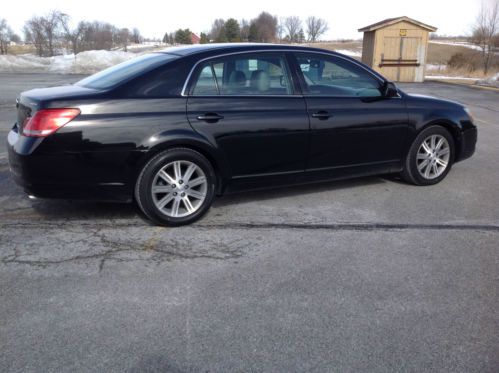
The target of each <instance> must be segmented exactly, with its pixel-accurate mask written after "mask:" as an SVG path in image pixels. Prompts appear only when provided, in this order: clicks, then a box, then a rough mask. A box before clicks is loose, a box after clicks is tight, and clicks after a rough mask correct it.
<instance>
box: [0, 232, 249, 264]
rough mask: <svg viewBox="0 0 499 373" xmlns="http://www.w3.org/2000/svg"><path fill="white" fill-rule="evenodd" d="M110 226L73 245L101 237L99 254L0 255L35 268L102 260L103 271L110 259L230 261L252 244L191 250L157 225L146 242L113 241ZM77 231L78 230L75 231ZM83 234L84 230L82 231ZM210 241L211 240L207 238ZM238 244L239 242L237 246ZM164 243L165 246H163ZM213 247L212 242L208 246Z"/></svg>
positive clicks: (18, 252)
mask: <svg viewBox="0 0 499 373" xmlns="http://www.w3.org/2000/svg"><path fill="white" fill-rule="evenodd" d="M87 228H88V227H87ZM104 228H106V227H100V228H98V229H95V230H94V231H91V232H88V234H86V235H85V236H84V237H80V238H78V239H77V240H73V241H71V244H72V245H74V244H77V243H79V242H88V241H89V239H91V238H97V239H98V241H99V242H100V244H101V245H102V246H103V247H104V248H105V249H104V250H102V251H99V252H97V253H92V254H87V255H83V254H81V255H74V256H70V257H67V258H61V259H22V257H23V256H25V255H26V253H23V252H22V251H21V249H20V248H19V245H18V244H16V245H15V246H14V247H13V248H12V249H11V254H9V255H6V256H4V257H0V263H2V264H21V265H22V264H24V265H29V266H35V267H42V268H45V267H47V266H50V265H58V264H64V263H70V262H81V261H91V260H98V261H99V265H98V269H99V272H101V271H102V270H103V268H104V265H105V263H106V262H107V261H109V260H113V261H118V262H119V261H122V262H132V261H157V262H158V261H161V262H164V261H171V260H173V259H202V258H205V259H215V260H226V259H236V258H239V257H241V256H242V255H243V249H245V248H246V247H247V246H248V245H249V243H248V244H243V245H241V244H240V243H241V242H240V240H231V241H230V242H223V243H222V242H211V247H212V248H215V250H212V251H211V252H210V251H205V252H199V251H192V250H191V251H187V250H183V249H179V247H182V246H183V245H181V243H180V242H179V241H177V240H174V239H169V242H168V243H165V242H164V241H163V242H160V237H159V234H160V233H162V231H163V230H162V229H161V228H159V227H155V228H156V232H155V234H154V235H153V236H152V237H151V238H149V239H148V240H146V241H145V242H144V243H142V242H126V241H125V242H123V241H119V240H113V239H111V238H109V237H107V236H106V234H105V232H103V229H104ZM66 232H69V233H71V230H66ZM74 233H76V232H74ZM78 233H81V232H78ZM205 242H206V243H208V244H210V242H209V240H208V241H205ZM234 243H236V245H234ZM160 244H161V245H160ZM208 246H210V245H208ZM127 252H129V253H134V254H138V253H147V254H148V255H149V257H147V258H140V257H136V258H130V257H119V256H118V257H117V256H115V255H116V254H122V253H127Z"/></svg>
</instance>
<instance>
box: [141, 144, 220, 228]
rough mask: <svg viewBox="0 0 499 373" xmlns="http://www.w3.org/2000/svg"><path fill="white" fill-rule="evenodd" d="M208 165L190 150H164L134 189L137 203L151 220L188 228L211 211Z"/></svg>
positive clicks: (211, 185)
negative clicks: (187, 225)
mask: <svg viewBox="0 0 499 373" xmlns="http://www.w3.org/2000/svg"><path fill="white" fill-rule="evenodd" d="M215 180H216V178H215V174H214V171H213V167H212V166H211V164H210V162H209V161H208V160H207V159H206V158H205V157H204V156H202V155H201V154H199V153H198V152H196V151H193V150H191V149H184V148H177V149H171V150H167V151H165V152H163V153H161V154H159V155H157V156H156V157H154V158H153V159H151V161H149V163H148V164H147V165H146V166H145V167H144V169H143V170H142V173H141V174H140V176H139V178H138V180H137V185H136V188H135V197H136V200H137V202H138V204H139V206H140V208H141V209H142V211H143V212H144V214H145V215H147V216H148V217H149V218H150V219H151V220H153V221H154V222H156V223H159V224H164V225H182V224H189V223H191V222H193V221H195V220H196V219H198V218H200V217H201V216H202V215H203V214H204V213H205V212H206V211H207V210H208V209H209V207H210V205H211V202H212V200H213V197H214V191H215Z"/></svg>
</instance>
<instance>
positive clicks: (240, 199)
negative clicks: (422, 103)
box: [30, 176, 397, 223]
mask: <svg viewBox="0 0 499 373" xmlns="http://www.w3.org/2000/svg"><path fill="white" fill-rule="evenodd" d="M389 181H392V182H393V181H395V182H397V180H396V179H395V178H394V177H393V176H386V177H385V176H383V177H380V176H370V177H362V178H356V179H349V180H341V181H329V182H320V183H314V184H304V185H297V186H286V187H279V188H277V187H276V188H273V189H259V190H254V191H247V192H241V193H233V194H227V195H224V196H221V197H219V198H216V199H215V201H214V202H213V207H215V208H221V207H222V208H223V207H226V206H230V205H237V204H239V203H246V202H252V201H265V200H273V199H279V198H289V197H294V196H299V195H311V194H316V193H323V192H333V191H335V190H342V189H352V188H359V187H367V186H370V185H377V184H384V183H387V182H389ZM30 207H31V208H32V209H33V210H34V211H35V212H36V215H38V216H40V217H41V218H43V219H49V220H137V221H139V220H141V221H144V222H147V223H150V222H149V221H148V220H147V219H146V218H145V217H144V216H143V214H142V213H141V212H140V211H139V209H138V207H137V206H136V205H135V204H134V203H110V202H91V201H80V200H71V201H69V200H57V199H53V200H48V199H35V200H33V201H31V203H30ZM205 218H206V219H209V213H208V215H207V216H206V217H205Z"/></svg>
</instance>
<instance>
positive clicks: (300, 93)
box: [180, 48, 400, 97]
mask: <svg viewBox="0 0 499 373" xmlns="http://www.w3.org/2000/svg"><path fill="white" fill-rule="evenodd" d="M262 52H268V53H276V52H277V53H282V54H283V56H284V60H285V61H286V64H287V67H288V69H289V70H290V71H289V74H290V78H291V79H292V80H293V79H294V74H293V72H292V71H291V70H293V71H294V73H295V74H297V75H298V76H299V75H300V74H301V73H302V72H301V71H300V70H299V66H296V65H297V64H298V63H297V62H296V56H294V53H315V54H322V55H325V56H329V57H337V58H340V59H342V60H345V61H347V62H350V63H352V64H354V65H356V66H358V67H360V68H361V69H363V70H365V71H366V72H367V73H368V74H369V75H371V76H372V77H373V78H374V79H376V80H378V81H379V82H380V83H382V84H384V83H385V82H386V79H384V78H383V77H382V76H381V75H378V74H377V73H376V72H373V71H371V70H369V69H368V68H367V67H366V66H364V65H363V64H361V63H359V62H358V61H356V60H353V59H350V58H348V57H347V58H345V57H344V56H341V55H339V54H334V53H328V52H322V51H315V50H314V51H307V50H300V49H292V48H289V49H257V50H249V51H247V50H246V51H237V52H230V53H223V54H218V55H216V56H209V57H205V58H202V59H200V60H199V61H197V62H196V63H195V64H194V65H193V66H192V68H191V70H190V71H189V74H188V75H187V78H186V80H185V82H184V86H183V87H182V91H181V94H180V95H181V96H182V97H204V96H194V95H191V94H190V93H189V91H190V89H191V88H192V87H191V86H192V78H193V75H194V72H195V70H196V68H197V67H198V66H199V65H200V64H201V63H203V62H206V61H209V60H212V59H217V58H219V57H225V56H232V55H238V54H249V53H262ZM288 53H289V55H288ZM290 57H292V58H293V61H289V59H290ZM290 62H292V63H290ZM297 68H298V70H297ZM298 84H299V85H300V91H297V90H296V87H295V84H293V91H294V93H293V94H290V95H233V96H228V97H292V96H300V97H301V96H305V95H304V93H303V87H302V83H301V82H298ZM217 96H218V97H222V96H223V95H209V96H207V97H217ZM308 97H311V96H310V95H308ZM317 97H349V96H317ZM352 97H358V96H352ZM399 97H400V94H399Z"/></svg>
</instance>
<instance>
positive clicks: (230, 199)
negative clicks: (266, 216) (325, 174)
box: [213, 176, 393, 207]
mask: <svg viewBox="0 0 499 373" xmlns="http://www.w3.org/2000/svg"><path fill="white" fill-rule="evenodd" d="M390 177H393V176H390ZM387 180H388V176H387V177H386V178H385V177H380V176H368V177H360V178H355V179H348V180H335V181H324V182H318V183H310V184H302V185H294V186H285V187H276V188H267V189H258V190H253V191H245V192H240V193H233V194H227V195H224V196H222V197H220V198H218V199H216V200H215V201H214V203H213V207H223V206H227V205H232V204H237V203H244V202H251V201H263V200H271V199H277V198H288V197H294V196H299V195H307V194H315V193H323V192H333V191H335V190H341V189H351V188H358V187H366V186H369V185H376V184H384V183H386V182H387Z"/></svg>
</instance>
